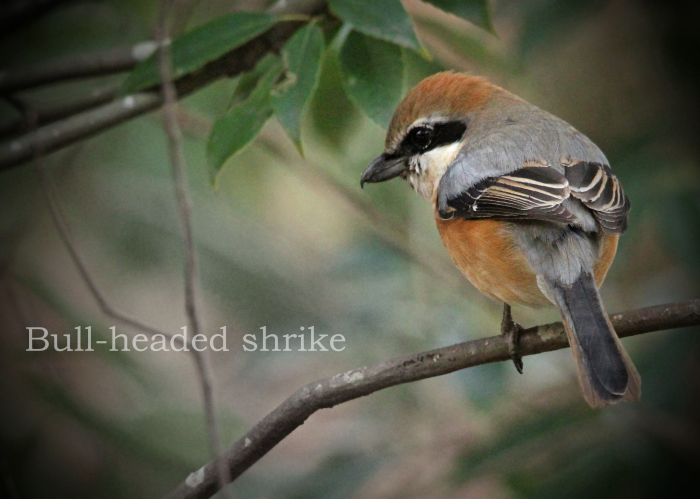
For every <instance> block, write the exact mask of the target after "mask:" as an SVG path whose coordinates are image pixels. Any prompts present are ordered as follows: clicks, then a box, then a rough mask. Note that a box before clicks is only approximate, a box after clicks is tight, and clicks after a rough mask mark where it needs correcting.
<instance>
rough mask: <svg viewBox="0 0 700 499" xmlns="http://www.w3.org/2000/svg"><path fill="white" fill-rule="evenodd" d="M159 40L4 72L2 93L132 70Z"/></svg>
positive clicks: (2, 74)
mask: <svg viewBox="0 0 700 499" xmlns="http://www.w3.org/2000/svg"><path fill="white" fill-rule="evenodd" d="M156 48H157V46H156V42H153V41H145V42H141V43H137V44H136V45H133V46H131V47H123V48H117V49H109V50H104V51H101V52H95V53H92V54H81V55H78V56H74V57H70V58H67V59H63V60H59V61H51V62H44V63H40V64H35V65H32V66H26V67H20V68H16V69H6V70H4V71H0V94H3V95H4V94H9V93H12V92H17V91H18V90H27V89H29V88H34V87H38V86H40V85H46V84H49V83H56V82H59V81H63V80H70V79H74V78H88V77H91V76H106V75H110V74H115V73H122V72H124V71H128V70H130V69H132V68H133V67H134V66H136V64H138V63H139V62H140V61H142V60H144V59H145V58H147V57H148V56H150V55H151V54H153V52H155V50H156Z"/></svg>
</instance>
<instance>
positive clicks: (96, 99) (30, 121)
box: [0, 85, 119, 139]
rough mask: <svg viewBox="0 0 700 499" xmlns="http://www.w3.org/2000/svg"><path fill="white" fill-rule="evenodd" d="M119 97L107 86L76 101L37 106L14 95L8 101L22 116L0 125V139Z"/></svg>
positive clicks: (116, 90)
mask: <svg viewBox="0 0 700 499" xmlns="http://www.w3.org/2000/svg"><path fill="white" fill-rule="evenodd" d="M117 95H119V87H118V86H116V85H109V86H104V87H100V88H95V89H93V90H90V91H89V92H88V93H86V94H84V95H81V96H79V97H78V98H76V99H72V100H68V101H59V102H54V103H52V104H49V105H42V106H37V105H36V104H34V103H33V102H31V101H30V100H29V99H27V98H25V97H21V96H19V95H14V96H13V97H12V98H11V99H10V100H11V102H12V104H14V105H15V106H16V107H18V108H19V110H20V111H21V113H22V115H21V116H17V117H15V118H13V119H10V120H7V121H5V122H3V123H0V139H6V138H10V137H11V136H13V135H17V134H20V133H26V132H29V131H31V129H32V125H33V126H34V127H36V126H37V125H45V124H47V123H52V122H54V121H58V120H61V119H63V118H66V117H68V116H72V115H74V114H77V113H80V112H82V111H87V110H88V109H92V108H94V107H97V106H101V105H102V104H107V103H108V102H111V101H113V100H114V99H115V98H116V97H117Z"/></svg>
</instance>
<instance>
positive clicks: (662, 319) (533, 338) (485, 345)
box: [167, 299, 700, 499]
mask: <svg viewBox="0 0 700 499" xmlns="http://www.w3.org/2000/svg"><path fill="white" fill-rule="evenodd" d="M610 319H611V320H612V323H613V326H614V327H615V330H616V331H617V334H618V336H620V337H627V336H634V335H637V334H643V333H648V332H651V331H660V330H664V329H674V328H679V327H686V326H697V325H700V299H698V300H691V301H687V302H682V303H673V304H668V305H657V306H654V307H647V308H640V309H636V310H628V311H626V312H621V313H617V314H613V315H611V316H610ZM568 346H569V343H568V341H567V339H566V334H565V333H564V327H563V326H562V323H561V322H555V323H552V324H547V325H543V326H536V327H533V328H530V329H527V330H525V331H524V332H523V333H522V336H521V337H520V353H521V354H522V355H523V356H525V355H535V354H538V353H542V352H550V351H553V350H559V349H562V348H567V347H568ZM501 361H510V355H509V353H508V344H507V343H506V341H505V340H504V339H503V337H502V336H500V335H499V336H492V337H490V338H483V339H478V340H472V341H466V342H464V343H458V344H456V345H452V346H448V347H444V348H438V349H436V350H430V351H427V352H422V353H418V354H413V355H407V356H404V357H397V358H395V359H391V360H387V361H384V362H380V363H379V364H375V365H372V366H367V367H361V368H359V369H353V370H351V371H347V372H345V373H341V374H336V375H335V376H332V377H330V378H326V379H322V380H319V381H314V382H313V383H309V384H308V385H306V386H304V387H302V388H301V389H299V390H297V392H296V393H294V394H293V395H292V396H291V397H289V398H288V399H287V400H285V401H284V402H283V403H282V404H281V405H279V406H278V407H277V408H276V409H275V410H273V411H272V412H271V413H270V414H268V415H267V416H265V418H263V419H262V420H261V421H260V422H259V423H258V424H256V425H255V426H254V427H253V428H251V429H250V430H249V431H248V432H247V433H246V434H245V435H243V436H242V437H241V438H239V439H238V440H237V441H236V442H235V443H234V444H233V445H232V446H231V448H230V449H228V450H227V451H226V452H225V453H224V454H223V456H221V457H220V459H225V461H226V463H227V464H228V467H229V472H230V476H231V480H235V479H236V478H238V477H239V476H240V475H241V474H242V473H243V472H244V471H246V470H247V469H248V468H250V467H251V466H252V465H253V464H255V463H256V462H257V461H258V460H259V459H260V458H261V457H262V456H264V455H265V454H267V453H268V452H269V451H270V450H271V449H273V448H274V447H275V446H276V445H277V444H278V443H279V442H281V441H282V440H283V439H284V438H285V437H286V436H287V435H289V434H290V433H291V432H292V431H294V429H296V428H297V427H299V426H301V425H302V424H303V423H304V421H306V419H307V418H308V417H309V416H311V415H312V414H313V413H315V412H316V411H318V410H319V409H325V408H330V407H333V406H335V405H338V404H342V403H343V402H347V401H349V400H353V399H357V398H360V397H363V396H365V395H369V394H370V393H374V392H376V391H378V390H382V389H384V388H388V387H391V386H396V385H400V384H404V383H410V382H413V381H418V380H421V379H426V378H432V377H435V376H441V375H443V374H448V373H451V372H454V371H457V370H460V369H465V368H468V367H474V366H478V365H482V364H488V363H491V362H501ZM217 490H218V482H217V474H216V471H215V468H214V465H213V464H212V463H208V464H206V465H205V466H203V467H202V468H201V469H199V470H197V471H195V472H194V473H191V474H190V475H189V476H188V477H187V479H186V480H185V481H184V482H182V483H181V484H180V485H179V486H178V487H177V488H176V489H175V490H174V491H172V492H171V493H170V494H169V495H168V496H167V498H168V499H204V498H208V497H211V496H212V495H213V494H214V493H216V491H217Z"/></svg>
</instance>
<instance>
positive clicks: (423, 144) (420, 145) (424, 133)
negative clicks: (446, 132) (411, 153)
mask: <svg viewBox="0 0 700 499" xmlns="http://www.w3.org/2000/svg"><path fill="white" fill-rule="evenodd" d="M409 140H410V142H411V145H412V146H414V147H415V148H416V149H419V150H421V151H424V150H426V149H427V148H428V146H430V142H431V141H432V140H433V129H432V128H430V127H427V126H421V127H417V128H414V129H413V130H411V132H410V133H409Z"/></svg>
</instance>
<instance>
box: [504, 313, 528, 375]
mask: <svg viewBox="0 0 700 499" xmlns="http://www.w3.org/2000/svg"><path fill="white" fill-rule="evenodd" d="M522 331H523V327H522V326H521V325H520V324H518V323H517V322H513V317H512V316H511V314H510V305H508V304H507V303H504V304H503V320H502V321H501V334H502V335H503V337H504V338H505V340H506V343H508V353H509V354H510V358H511V359H513V364H515V368H516V369H517V370H518V372H519V373H520V374H522V373H523V359H522V357H520V353H519V350H520V348H519V345H518V343H519V341H520V333H521V332H522Z"/></svg>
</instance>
